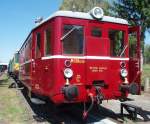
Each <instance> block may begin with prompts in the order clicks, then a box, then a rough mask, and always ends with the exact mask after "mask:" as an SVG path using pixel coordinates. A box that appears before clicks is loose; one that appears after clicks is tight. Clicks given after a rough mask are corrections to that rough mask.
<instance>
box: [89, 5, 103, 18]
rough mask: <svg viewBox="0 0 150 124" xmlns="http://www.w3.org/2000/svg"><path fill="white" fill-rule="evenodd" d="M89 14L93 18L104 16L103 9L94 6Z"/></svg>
mask: <svg viewBox="0 0 150 124" xmlns="http://www.w3.org/2000/svg"><path fill="white" fill-rule="evenodd" d="M90 14H91V16H92V17H93V18H95V19H101V18H102V17H103V16H104V11H103V9H102V8H100V7H94V8H93V9H92V10H91V11H90Z"/></svg>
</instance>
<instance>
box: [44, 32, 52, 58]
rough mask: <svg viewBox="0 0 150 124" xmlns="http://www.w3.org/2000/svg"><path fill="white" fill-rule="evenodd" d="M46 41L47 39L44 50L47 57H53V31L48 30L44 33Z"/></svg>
mask: <svg viewBox="0 0 150 124" xmlns="http://www.w3.org/2000/svg"><path fill="white" fill-rule="evenodd" d="M44 39H45V42H44V43H45V44H44V48H45V56H47V55H51V54H52V50H51V47H52V46H51V30H50V29H46V30H45V32H44Z"/></svg>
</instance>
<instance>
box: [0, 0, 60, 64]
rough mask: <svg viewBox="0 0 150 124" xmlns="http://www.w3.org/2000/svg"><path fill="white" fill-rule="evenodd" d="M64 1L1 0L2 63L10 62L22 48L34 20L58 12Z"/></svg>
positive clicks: (0, 43)
mask: <svg viewBox="0 0 150 124" xmlns="http://www.w3.org/2000/svg"><path fill="white" fill-rule="evenodd" d="M61 3H62V0H0V61H2V62H9V59H10V58H11V57H12V56H13V53H14V52H15V51H16V50H17V49H19V48H20V46H21V45H22V43H23V42H24V40H25V39H26V37H27V35H28V33H29V32H30V30H31V29H32V28H33V27H34V26H35V24H34V20H35V19H36V18H37V17H39V16H43V17H44V18H47V17H48V16H49V15H51V14H52V13H53V12H55V11H57V10H58V8H59V6H60V5H61Z"/></svg>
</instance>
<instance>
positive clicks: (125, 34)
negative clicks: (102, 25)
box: [107, 24, 129, 58]
mask: <svg viewBox="0 0 150 124" xmlns="http://www.w3.org/2000/svg"><path fill="white" fill-rule="evenodd" d="M117 25H118V24H117ZM119 26H121V25H119ZM110 30H115V31H122V32H124V37H123V39H124V41H123V48H124V46H126V45H127V48H126V50H125V52H124V53H125V55H124V56H120V55H118V56H114V55H111V49H110V47H111V43H110V42H111V41H110V38H109V31H110ZM107 37H108V39H109V50H108V51H109V53H108V55H109V56H110V57H113V58H125V57H128V53H127V51H129V50H128V49H129V43H128V40H127V39H126V37H127V31H126V30H125V29H124V28H123V27H122V28H121V27H120V28H114V27H112V26H109V27H108V28H107Z"/></svg>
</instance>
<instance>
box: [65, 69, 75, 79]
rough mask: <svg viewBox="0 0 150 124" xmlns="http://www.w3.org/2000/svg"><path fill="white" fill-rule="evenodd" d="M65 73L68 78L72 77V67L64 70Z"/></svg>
mask: <svg viewBox="0 0 150 124" xmlns="http://www.w3.org/2000/svg"><path fill="white" fill-rule="evenodd" d="M64 75H65V77H66V78H71V77H72V76H73V71H72V70H71V69H70V68H66V69H65V70H64Z"/></svg>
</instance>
